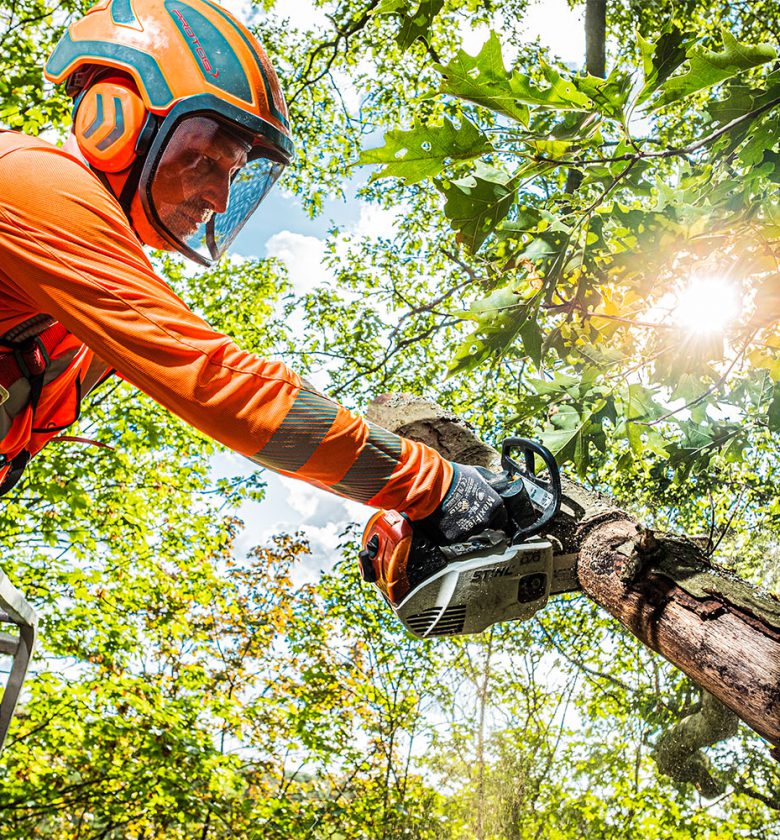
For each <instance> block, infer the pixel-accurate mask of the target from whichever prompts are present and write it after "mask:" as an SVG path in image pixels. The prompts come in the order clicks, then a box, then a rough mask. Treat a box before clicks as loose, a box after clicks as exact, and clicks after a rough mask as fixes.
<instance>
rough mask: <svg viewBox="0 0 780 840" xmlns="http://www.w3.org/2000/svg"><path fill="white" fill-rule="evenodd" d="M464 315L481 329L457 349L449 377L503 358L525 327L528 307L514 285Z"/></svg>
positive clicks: (492, 294)
mask: <svg viewBox="0 0 780 840" xmlns="http://www.w3.org/2000/svg"><path fill="white" fill-rule="evenodd" d="M464 314H465V315H466V316H467V317H468V318H471V319H472V320H474V321H476V322H477V324H478V327H477V329H475V330H474V332H473V333H471V334H470V335H468V336H467V337H466V339H465V340H464V341H462V342H461V343H460V344H459V345H458V347H457V348H456V350H455V355H454V357H453V360H452V362H451V364H450V367H449V371H448V375H449V376H454V375H455V374H456V373H465V372H466V371H469V370H473V369H474V368H475V367H477V366H478V365H480V364H482V363H483V362H485V361H487V360H488V359H489V358H491V357H494V356H500V355H501V354H502V353H503V352H504V351H505V350H506V349H507V348H508V347H509V346H510V345H511V344H512V342H513V341H514V340H515V338H516V337H517V335H518V333H519V332H520V330H521V328H522V327H523V325H524V324H525V323H526V318H527V317H528V305H527V304H526V303H525V302H524V301H523V299H522V297H521V290H520V288H519V286H518V284H517V283H511V284H509V285H507V286H503V287H502V288H500V289H496V290H495V291H494V292H492V293H491V294H490V295H488V297H486V298H484V299H482V300H478V301H475V302H474V303H472V304H471V306H470V307H469V310H468V312H466V313H464Z"/></svg>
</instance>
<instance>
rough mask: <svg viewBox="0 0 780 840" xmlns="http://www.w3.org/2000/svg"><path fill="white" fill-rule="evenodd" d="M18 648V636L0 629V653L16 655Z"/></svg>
mask: <svg viewBox="0 0 780 840" xmlns="http://www.w3.org/2000/svg"><path fill="white" fill-rule="evenodd" d="M17 650H19V636H12V635H11V634H10V633H3V632H2V631H0V653H4V654H6V656H16V651H17Z"/></svg>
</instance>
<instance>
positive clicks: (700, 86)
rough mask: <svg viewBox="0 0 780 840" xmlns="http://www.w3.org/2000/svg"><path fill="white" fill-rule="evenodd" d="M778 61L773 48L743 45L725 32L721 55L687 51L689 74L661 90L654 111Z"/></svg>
mask: <svg viewBox="0 0 780 840" xmlns="http://www.w3.org/2000/svg"><path fill="white" fill-rule="evenodd" d="M776 57H777V53H776V51H775V49H774V47H770V46H769V45H768V44H757V45H756V46H750V45H748V44H740V43H739V41H737V39H736V38H735V37H734V36H733V35H732V34H731V33H730V32H729V31H728V30H726V29H724V30H723V49H722V50H721V51H720V52H713V51H712V50H708V49H705V48H704V47H701V46H698V45H694V46H692V47H691V48H690V49H689V50H688V51H687V53H686V58H687V59H688V70H687V71H686V72H685V73H683V74H682V75H680V76H673V77H672V78H670V79H667V80H666V81H665V82H664V83H663V84H661V85H660V86H659V89H660V91H661V94H660V96H659V97H658V98H657V99H656V100H655V102H654V103H653V106H652V108H651V110H653V111H657V110H658V109H659V108H663V107H664V106H666V105H669V104H670V103H672V102H677V101H678V100H680V99H684V98H685V97H686V96H690V95H691V94H692V93H696V92H697V91H700V90H705V89H706V88H709V87H712V86H713V85H716V84H718V83H719V82H722V81H724V80H725V79H729V78H731V77H732V76H736V75H737V74H738V73H740V72H743V71H745V70H749V69H750V68H752V67H758V66H759V65H760V64H765V63H766V62H767V61H771V60H772V59H773V58H776Z"/></svg>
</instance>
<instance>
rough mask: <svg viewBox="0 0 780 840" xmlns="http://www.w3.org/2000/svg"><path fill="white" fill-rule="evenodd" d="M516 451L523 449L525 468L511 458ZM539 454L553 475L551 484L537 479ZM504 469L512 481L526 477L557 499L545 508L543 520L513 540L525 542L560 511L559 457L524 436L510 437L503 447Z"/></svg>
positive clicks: (517, 534) (523, 530)
mask: <svg viewBox="0 0 780 840" xmlns="http://www.w3.org/2000/svg"><path fill="white" fill-rule="evenodd" d="M515 449H519V450H520V451H521V452H522V453H523V458H524V461H525V464H524V466H523V467H521V466H520V465H519V464H517V463H516V462H515V461H514V460H513V459H512V458H511V457H510V455H511V453H512V451H513V450H515ZM535 455H538V456H539V457H540V458H541V459H542V461H543V462H544V465H545V466H546V467H547V472H548V473H549V475H550V480H549V483H545V482H542V481H541V480H540V479H539V478H537V476H536V473H535V472H534V456H535ZM501 468H502V469H504V470H506V474H507V476H508V477H509V478H510V479H512V478H513V477H514V476H522V477H523V478H525V479H526V480H527V481H530V482H532V483H533V484H535V485H536V486H537V487H540V488H541V489H542V490H544V491H545V492H546V493H549V494H550V495H551V496H552V497H553V503H552V504H550V505H548V506H547V507H545V508H544V510H543V511H542V515H541V517H540V518H539V519H537V521H536V522H534V524H533V525H529V526H528V527H526V528H520V529H519V530H518V531H517V533H516V534H515V535H514V537H513V538H512V541H513V542H521V541H522V540H525V539H528V538H529V537H533V536H534V535H536V534H538V533H540V532H541V531H542V530H543V529H544V528H545V526H546V525H548V524H549V523H550V522H551V521H552V520H553V518H554V517H555V516H556V514H557V513H558V511H559V510H560V507H561V493H562V490H561V474H560V471H559V470H558V463H557V461H556V460H555V456H554V455H553V454H552V452H550V450H549V449H548V448H547V447H546V446H542V444H541V443H537V442H536V441H534V440H528V438H520V437H510V438H506V439H505V440H504V442H503V443H502V444H501Z"/></svg>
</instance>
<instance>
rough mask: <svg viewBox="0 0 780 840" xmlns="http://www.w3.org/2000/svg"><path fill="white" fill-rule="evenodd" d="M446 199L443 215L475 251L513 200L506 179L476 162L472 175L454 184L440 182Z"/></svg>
mask: <svg viewBox="0 0 780 840" xmlns="http://www.w3.org/2000/svg"><path fill="white" fill-rule="evenodd" d="M437 186H438V188H439V189H440V190H441V192H442V193H443V194H444V196H445V198H446V199H447V201H446V203H445V205H444V215H445V216H446V217H447V218H448V219H449V220H450V225H451V226H452V228H453V229H454V230H456V231H458V234H459V239H460V240H461V241H462V242H464V243H465V244H466V245H467V246H468V247H469V248H470V249H471V250H472V251H478V250H479V248H480V246H481V245H482V243H483V242H484V241H485V239H487V237H488V236H489V235H490V233H491V232H492V231H493V230H494V229H495V227H496V225H497V224H498V223H499V222H500V221H501V220H502V219H503V218H505V217H506V214H507V213H508V212H509V208H510V207H511V206H512V202H513V201H514V198H515V190H514V187H513V186H512V184H511V179H510V178H509V176H508V175H506V174H505V173H503V172H500V171H499V170H497V169H494V168H493V167H492V166H488V165H486V164H484V163H482V162H481V161H478V162H477V164H476V166H475V167H474V172H473V174H471V175H467V176H466V177H465V178H459V179H457V180H455V181H441V182H438V183H437Z"/></svg>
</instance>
